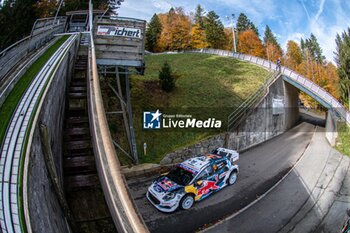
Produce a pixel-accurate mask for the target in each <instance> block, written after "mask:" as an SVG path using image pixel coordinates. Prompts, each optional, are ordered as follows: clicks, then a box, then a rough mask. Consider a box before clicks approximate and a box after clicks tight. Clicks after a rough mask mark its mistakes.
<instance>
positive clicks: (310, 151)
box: [205, 128, 349, 233]
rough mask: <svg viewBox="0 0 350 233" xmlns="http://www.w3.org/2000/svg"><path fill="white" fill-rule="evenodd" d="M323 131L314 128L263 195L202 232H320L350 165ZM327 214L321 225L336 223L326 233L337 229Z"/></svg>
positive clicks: (337, 230) (334, 218) (335, 217)
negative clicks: (287, 170)
mask: <svg viewBox="0 0 350 233" xmlns="http://www.w3.org/2000/svg"><path fill="white" fill-rule="evenodd" d="M324 133H325V129H324V128H317V130H316V133H315V136H313V138H312V140H311V143H310V146H309V147H308V148H307V150H306V151H305V153H304V156H303V158H302V159H301V160H300V162H299V163H298V164H297V165H296V166H295V167H294V168H293V169H292V170H291V172H290V173H289V174H288V175H287V176H286V178H285V179H283V180H282V182H281V183H280V184H279V185H278V186H277V187H276V188H274V189H273V190H272V191H271V192H269V193H268V194H267V195H266V196H265V197H264V198H262V199H261V200H259V201H258V202H257V203H255V204H254V205H252V206H250V207H249V208H248V209H246V210H245V211H244V212H242V213H240V214H238V215H236V216H232V217H230V218H228V219H226V220H225V221H223V222H221V223H219V224H217V225H215V226H213V227H211V228H209V229H207V230H206V231H205V232H212V233H214V232H220V233H221V232H222V233H225V232H230V233H231V232H233V233H234V232H237V233H246V232H247V233H248V232H266V233H273V232H280V233H287V232H290V233H298V232H321V231H319V229H318V230H317V228H318V227H320V226H321V224H320V223H321V221H322V220H323V219H324V216H325V215H326V213H327V212H328V211H329V208H330V206H331V204H332V203H333V201H334V199H335V198H336V197H339V196H341V193H338V190H339V189H340V187H341V184H342V183H343V179H344V177H345V176H346V172H347V170H348V168H349V158H348V157H345V156H343V155H342V154H340V153H339V152H338V151H336V150H335V149H333V148H332V147H331V146H330V145H329V144H328V142H327V140H326V139H325V135H324ZM344 197H345V195H344ZM338 210H339V208H338ZM340 214H343V215H345V211H344V210H343V211H341V213H340ZM340 214H338V216H339V215H340ZM328 217H329V218H331V219H328V223H327V222H325V223H323V224H322V225H323V227H324V228H327V224H329V223H333V222H337V221H338V224H339V225H338V226H336V227H335V226H333V227H334V228H333V229H331V230H330V231H325V232H340V230H341V229H340V227H341V225H342V223H341V222H340V223H339V219H337V216H334V215H333V216H332V215H331V216H328ZM332 218H333V219H332ZM342 219H343V218H341V220H340V221H342ZM337 228H338V229H337Z"/></svg>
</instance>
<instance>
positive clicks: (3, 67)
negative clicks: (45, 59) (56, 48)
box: [0, 17, 65, 81]
mask: <svg viewBox="0 0 350 233" xmlns="http://www.w3.org/2000/svg"><path fill="white" fill-rule="evenodd" d="M61 18H62V19H65V17H61ZM61 18H60V19H61ZM51 21H52V19H51V18H47V19H38V20H36V21H35V23H34V25H33V29H32V32H31V34H30V35H29V36H27V37H25V38H23V39H21V40H19V41H17V42H15V43H14V44H12V45H10V46H9V47H7V48H5V49H4V50H2V51H0V81H2V79H3V78H4V77H5V76H6V75H7V74H8V72H10V71H11V69H12V68H13V67H15V66H16V64H17V63H18V62H19V61H20V60H21V59H22V58H24V57H25V56H26V55H27V54H28V53H29V52H31V51H33V50H35V49H36V48H38V47H40V46H41V45H43V44H44V43H46V42H47V41H48V40H50V39H51V38H53V34H55V33H58V32H61V31H62V32H63V30H64V24H65V21H62V20H61V21H60V23H59V24H55V25H54V24H53V21H52V22H51ZM38 22H51V24H48V25H46V26H44V27H40V28H36V25H37V24H38ZM60 30H61V31H60Z"/></svg>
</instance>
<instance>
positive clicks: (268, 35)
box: [264, 25, 283, 60]
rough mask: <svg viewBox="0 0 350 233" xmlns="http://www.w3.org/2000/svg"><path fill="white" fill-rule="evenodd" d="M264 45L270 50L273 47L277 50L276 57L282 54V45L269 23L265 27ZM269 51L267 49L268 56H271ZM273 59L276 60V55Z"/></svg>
mask: <svg viewBox="0 0 350 233" xmlns="http://www.w3.org/2000/svg"><path fill="white" fill-rule="evenodd" d="M264 45H265V47H266V48H267V49H268V50H269V51H270V50H272V49H273V50H276V53H274V55H275V57H277V58H279V57H281V56H282V54H283V50H282V48H281V45H280V44H279V43H278V42H277V38H276V36H275V35H274V34H273V33H272V31H271V29H270V27H269V26H268V25H266V28H265V33H264ZM271 47H272V49H271ZM269 51H266V53H267V56H268V58H270V54H269ZM271 59H272V60H275V58H274V56H272V57H271Z"/></svg>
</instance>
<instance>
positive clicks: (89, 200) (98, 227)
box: [63, 46, 117, 233]
mask: <svg viewBox="0 0 350 233" xmlns="http://www.w3.org/2000/svg"><path fill="white" fill-rule="evenodd" d="M80 50H87V47H85V46H81V48H80ZM79 52H81V51H79ZM86 53H87V51H86V52H84V53H79V54H86ZM87 62H88V61H87V56H86V55H78V57H77V60H76V63H75V72H74V76H73V77H72V80H71V82H70V87H69V93H68V101H67V111H66V121H65V129H64V132H65V133H64V142H65V143H64V144H65V146H64V147H65V148H64V158H63V174H64V187H65V194H66V199H67V202H68V205H69V208H70V210H71V212H72V214H73V216H74V219H75V221H76V225H77V227H78V229H77V231H78V232H79V233H83V232H89V233H95V232H96V233H100V232H117V231H116V229H115V227H114V224H113V221H112V218H111V216H110V213H109V210H108V207H107V204H106V202H105V199H104V195H103V191H102V188H101V185H100V182H99V178H98V174H97V170H96V165H95V157H94V153H93V149H92V143H91V135H90V128H89V118H88V109H87V80H86V78H87Z"/></svg>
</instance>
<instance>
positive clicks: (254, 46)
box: [238, 29, 266, 58]
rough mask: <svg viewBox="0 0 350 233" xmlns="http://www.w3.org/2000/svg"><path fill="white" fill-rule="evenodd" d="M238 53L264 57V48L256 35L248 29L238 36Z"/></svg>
mask: <svg viewBox="0 0 350 233" xmlns="http://www.w3.org/2000/svg"><path fill="white" fill-rule="evenodd" d="M238 47H239V51H240V52H241V53H246V54H250V55H253V56H257V57H263V58H265V57H266V54H265V49H264V46H263V44H262V42H261V40H260V39H259V37H258V35H257V34H256V33H255V32H254V31H253V30H252V29H249V30H247V31H244V32H242V33H240V34H239V43H238Z"/></svg>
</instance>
